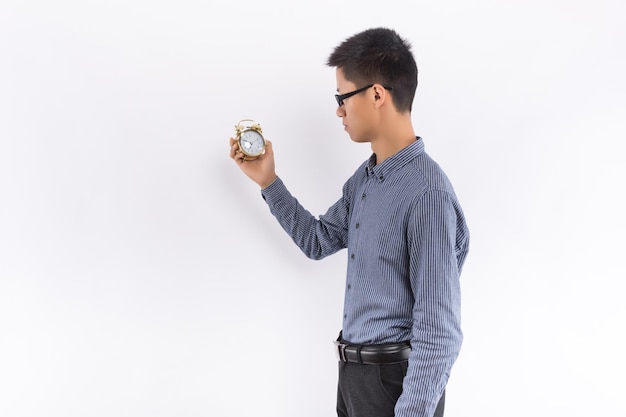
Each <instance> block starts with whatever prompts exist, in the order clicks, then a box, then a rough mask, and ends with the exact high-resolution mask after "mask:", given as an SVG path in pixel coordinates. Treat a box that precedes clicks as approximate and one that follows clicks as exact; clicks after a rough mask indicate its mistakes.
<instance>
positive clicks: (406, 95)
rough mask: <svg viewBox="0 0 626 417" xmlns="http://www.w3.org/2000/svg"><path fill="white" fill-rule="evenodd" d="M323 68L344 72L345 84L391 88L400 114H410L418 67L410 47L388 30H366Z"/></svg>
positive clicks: (345, 43) (337, 50) (349, 40)
mask: <svg viewBox="0 0 626 417" xmlns="http://www.w3.org/2000/svg"><path fill="white" fill-rule="evenodd" d="M326 64H327V65H328V66H329V67H337V68H339V69H341V70H342V71H343V74H344V76H345V77H346V79H347V80H349V81H351V82H353V83H355V84H357V87H360V86H361V85H366V84H371V83H379V84H382V85H384V86H385V87H391V88H392V92H391V97H392V100H393V103H394V104H395V106H396V109H397V110H398V111H400V112H404V111H411V109H412V107H413V99H414V98H415V90H416V89H417V64H416V62H415V58H414V57H413V53H412V52H411V44H410V43H409V42H407V41H406V40H405V39H403V38H401V37H400V35H398V33H396V32H395V31H394V30H392V29H387V28H373V29H367V30H365V31H363V32H360V33H357V34H356V35H353V36H351V37H349V38H347V39H346V40H344V41H343V42H342V43H341V44H339V46H337V47H336V48H335V50H334V51H333V52H332V54H331V55H330V56H329V57H328V61H327V62H326Z"/></svg>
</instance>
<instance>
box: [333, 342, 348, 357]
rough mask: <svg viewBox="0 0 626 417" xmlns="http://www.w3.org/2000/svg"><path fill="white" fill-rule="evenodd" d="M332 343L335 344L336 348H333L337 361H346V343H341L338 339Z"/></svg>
mask: <svg viewBox="0 0 626 417" xmlns="http://www.w3.org/2000/svg"><path fill="white" fill-rule="evenodd" d="M333 343H334V344H335V346H337V350H335V355H336V356H337V360H338V361H339V362H348V360H347V359H346V348H347V347H348V345H346V344H345V343H341V342H340V341H338V340H335V341H334V342H333Z"/></svg>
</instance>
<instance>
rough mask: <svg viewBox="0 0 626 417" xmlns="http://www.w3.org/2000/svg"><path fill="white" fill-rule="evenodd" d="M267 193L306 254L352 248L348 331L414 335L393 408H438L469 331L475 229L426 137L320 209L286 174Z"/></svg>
mask: <svg viewBox="0 0 626 417" xmlns="http://www.w3.org/2000/svg"><path fill="white" fill-rule="evenodd" d="M261 193H262V195H263V198H264V199H265V200H266V202H267V204H268V205H269V208H270V211H271V212H272V214H273V215H274V216H275V217H276V218H277V219H278V221H279V223H280V224H281V226H282V227H283V228H284V229H285V231H286V232H287V233H289V235H290V236H291V237H292V239H293V241H294V242H295V243H296V244H297V245H298V246H299V247H300V249H301V250H302V251H303V252H304V254H305V255H306V256H308V257H310V258H312V259H321V258H324V257H326V256H328V255H331V254H333V253H335V252H337V251H339V250H341V249H344V248H347V255H348V261H347V264H348V265H347V275H346V288H345V302H344V316H343V337H344V339H346V340H348V341H349V342H350V343H355V344H380V343H394V342H401V341H405V340H410V341H411V347H412V351H411V356H410V358H409V367H408V371H407V375H406V377H405V379H404V383H403V384H404V385H403V392H402V395H401V397H400V399H399V400H398V402H397V404H396V416H397V417H409V416H411V417H415V416H423V417H430V416H432V415H433V413H434V410H435V407H436V405H437V402H438V400H439V398H440V396H441V394H442V393H443V390H444V389H445V386H446V384H447V381H448V377H449V375H450V371H451V368H452V366H453V364H454V362H455V361H456V358H457V356H458V353H459V350H460V348H461V343H462V339H463V335H462V332H461V314H460V308H461V296H460V284H459V276H460V273H461V268H462V266H463V262H464V260H465V256H466V254H467V251H468V245H469V231H468V229H467V225H466V223H465V218H464V216H463V212H462V210H461V207H460V205H459V203H458V201H457V198H456V195H455V193H454V190H453V187H452V185H451V184H450V181H449V180H448V178H447V176H446V175H445V173H444V172H443V170H442V169H441V168H440V167H439V165H438V164H437V163H436V162H435V161H433V160H432V159H431V158H430V157H429V156H428V154H427V153H426V152H425V150H424V143H423V140H422V139H420V138H417V140H416V141H415V142H413V143H412V144H411V145H409V146H407V147H406V148H404V149H402V150H401V151H400V152H398V153H397V154H395V155H393V156H392V157H390V158H388V159H386V160H385V161H383V162H382V163H380V164H378V165H376V158H375V155H372V157H371V158H370V159H369V160H367V161H365V162H364V163H363V164H362V165H361V166H360V167H359V168H358V169H357V170H356V172H355V173H354V174H353V175H352V177H350V178H349V179H348V181H347V182H346V183H345V184H344V186H343V193H342V197H341V198H340V199H339V200H338V201H337V202H336V203H335V204H333V205H332V206H331V207H330V208H329V209H328V211H327V212H326V213H325V214H323V215H321V216H319V218H316V217H315V216H313V215H312V214H311V213H310V212H308V211H307V210H306V209H304V207H302V206H301V205H300V204H299V202H298V201H297V199H296V198H295V197H293V196H292V195H291V194H290V193H289V191H288V190H287V188H286V187H285V185H284V184H283V182H282V181H281V179H280V178H277V179H276V181H274V183H272V184H271V185H270V186H268V187H267V188H265V189H263V190H262V191H261Z"/></svg>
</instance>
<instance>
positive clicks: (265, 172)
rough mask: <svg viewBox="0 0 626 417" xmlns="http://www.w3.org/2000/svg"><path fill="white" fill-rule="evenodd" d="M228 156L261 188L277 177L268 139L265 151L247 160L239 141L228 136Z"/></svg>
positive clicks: (272, 151)
mask: <svg viewBox="0 0 626 417" xmlns="http://www.w3.org/2000/svg"><path fill="white" fill-rule="evenodd" d="M230 157H231V158H232V159H233V160H234V161H235V162H236V163H237V165H239V169H241V171H243V173H244V174H246V175H247V176H248V177H249V178H250V179H251V180H252V181H254V182H256V183H257V184H258V185H259V186H260V187H261V188H265V187H267V186H268V185H270V184H271V183H273V182H274V180H275V179H276V177H277V176H276V171H275V166H274V150H273V149H272V142H270V141H265V152H264V153H263V154H262V155H260V156H258V157H256V159H252V160H248V159H246V155H245V154H244V153H243V152H242V151H241V149H240V146H239V142H238V141H237V140H236V139H234V138H230Z"/></svg>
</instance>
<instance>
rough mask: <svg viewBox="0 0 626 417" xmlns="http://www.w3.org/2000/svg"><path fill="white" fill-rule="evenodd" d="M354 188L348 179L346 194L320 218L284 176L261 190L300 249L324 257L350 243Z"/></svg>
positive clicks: (344, 192) (317, 256)
mask: <svg viewBox="0 0 626 417" xmlns="http://www.w3.org/2000/svg"><path fill="white" fill-rule="evenodd" d="M350 188H351V186H350V181H348V182H346V184H345V185H344V187H343V195H342V197H341V198H340V199H339V200H338V201H337V202H336V203H335V204H333V205H332V206H331V207H330V208H329V209H328V211H327V212H326V213H325V214H323V215H321V216H319V219H318V218H316V217H315V216H313V215H312V214H311V213H310V212H309V211H308V210H306V209H305V208H304V207H302V205H301V204H300V203H299V202H298V200H297V199H296V198H295V197H294V196H293V195H291V193H290V192H289V190H287V188H286V187H285V184H284V183H283V181H282V180H281V179H280V178H277V179H276V180H275V181H274V182H273V183H272V184H270V185H269V186H268V187H266V188H264V189H263V190H261V195H262V196H263V198H264V199H265V201H266V203H267V205H268V206H269V209H270V212H271V213H272V214H273V215H274V217H275V218H276V219H277V220H278V223H279V224H280V225H281V227H282V228H283V229H284V230H285V231H286V232H287V234H289V236H291V239H292V240H293V241H294V243H295V244H296V245H298V247H299V248H300V250H302V252H303V253H304V254H305V255H306V256H307V257H309V258H311V259H322V258H324V257H326V256H328V255H331V254H333V253H335V252H337V251H339V250H341V249H343V248H345V247H346V246H347V242H348V222H349V210H350Z"/></svg>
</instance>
